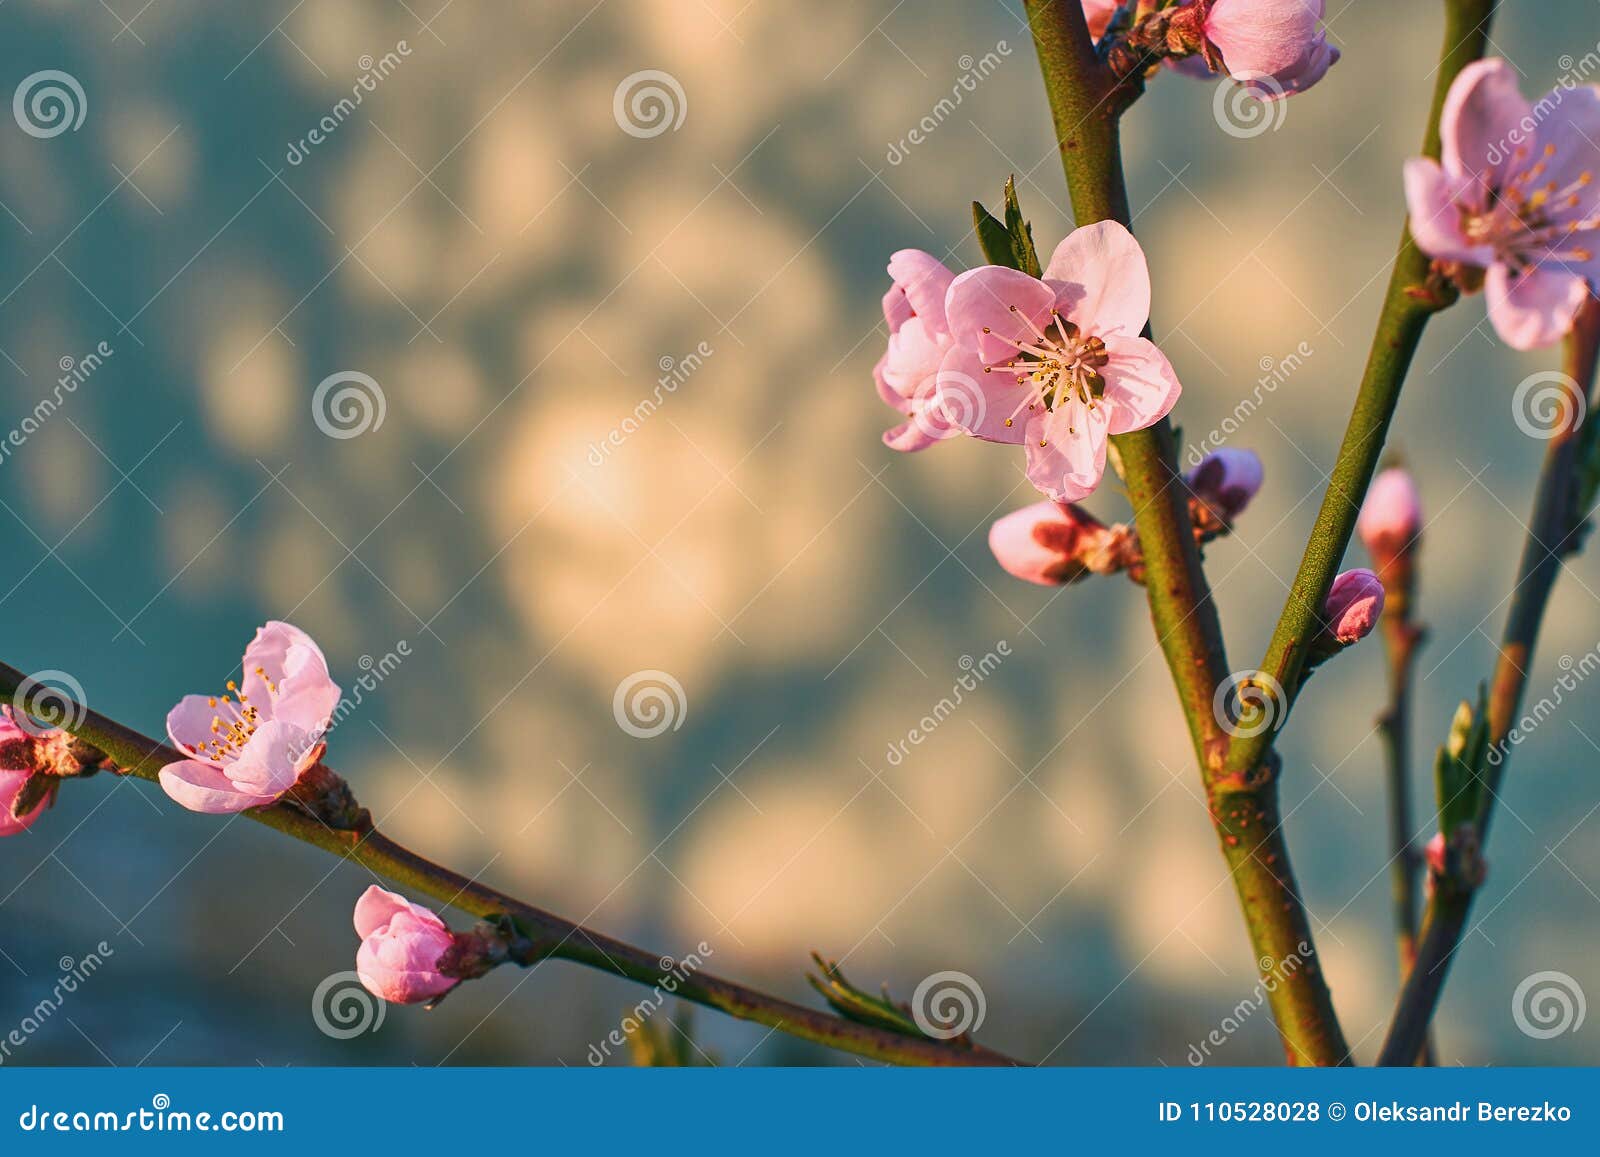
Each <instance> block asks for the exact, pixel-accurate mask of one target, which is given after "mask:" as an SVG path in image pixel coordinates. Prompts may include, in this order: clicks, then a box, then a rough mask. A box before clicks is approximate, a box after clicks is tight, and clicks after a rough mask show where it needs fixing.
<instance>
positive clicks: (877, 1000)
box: [806, 952, 927, 1037]
mask: <svg viewBox="0 0 1600 1157" xmlns="http://www.w3.org/2000/svg"><path fill="white" fill-rule="evenodd" d="M811 959H813V960H815V961H816V962H817V968H818V969H819V970H820V971H821V973H822V975H821V976H816V975H814V974H813V973H810V972H808V973H806V981H807V983H809V984H810V985H811V987H812V988H814V989H816V990H817V991H818V992H820V993H821V994H822V999H824V1000H826V1001H827V1002H828V1004H829V1005H830V1006H832V1008H833V1010H834V1011H835V1012H837V1013H838V1014H839V1015H840V1016H842V1017H844V1018H845V1019H846V1020H853V1021H856V1022H858V1023H860V1024H870V1025H872V1026H874V1027H875V1028H886V1029H888V1030H890V1031H891V1032H898V1033H904V1034H905V1035H906V1036H916V1037H925V1036H926V1035H927V1034H926V1033H924V1032H923V1031H922V1030H921V1029H920V1028H918V1027H917V1022H916V1021H915V1020H913V1019H912V1016H911V1011H910V1010H909V1009H908V1008H907V1007H906V1006H904V1005H900V1004H896V1003H895V1002H894V1001H892V1000H891V999H890V998H889V991H888V989H887V988H885V989H884V992H883V995H882V996H873V995H872V994H871V993H868V992H863V991H862V990H861V989H859V988H857V987H856V986H855V985H853V984H851V983H850V982H849V981H848V980H846V979H845V976H844V973H843V972H841V971H840V970H839V965H838V964H837V963H836V962H834V961H831V960H824V959H823V958H822V957H821V956H820V955H819V954H818V953H816V952H813V953H812V954H811Z"/></svg>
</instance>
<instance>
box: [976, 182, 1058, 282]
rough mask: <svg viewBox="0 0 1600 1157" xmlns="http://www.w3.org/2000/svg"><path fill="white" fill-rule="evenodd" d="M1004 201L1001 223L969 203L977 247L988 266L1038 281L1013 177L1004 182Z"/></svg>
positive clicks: (1030, 234)
mask: <svg viewBox="0 0 1600 1157" xmlns="http://www.w3.org/2000/svg"><path fill="white" fill-rule="evenodd" d="M1004 199H1005V215H1006V216H1005V221H1004V222H1002V221H1001V220H1000V219H999V218H997V217H996V216H995V215H994V214H993V213H990V212H989V210H987V209H985V208H984V207H983V205H982V204H980V203H979V202H977V201H974V202H973V203H972V224H973V228H974V229H975V230H976V231H977V234H978V247H979V248H980V249H982V250H983V256H984V260H986V261H987V262H988V263H989V264H990V265H1003V266H1005V267H1006V268H1007V269H1020V270H1021V271H1022V272H1024V273H1026V274H1027V275H1028V276H1029V277H1039V276H1041V275H1042V272H1043V271H1042V269H1041V267H1040V265H1039V254H1038V251H1037V250H1035V249H1034V247H1033V227H1032V226H1031V225H1029V224H1028V223H1027V222H1026V221H1024V220H1023V219H1022V206H1021V205H1020V204H1019V203H1018V202H1017V179H1016V177H1014V176H1013V177H1007V178H1006V187H1005V194H1004Z"/></svg>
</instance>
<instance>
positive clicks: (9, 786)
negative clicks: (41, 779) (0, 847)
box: [0, 711, 45, 837]
mask: <svg viewBox="0 0 1600 1157" xmlns="http://www.w3.org/2000/svg"><path fill="white" fill-rule="evenodd" d="M32 743H33V737H32V736H30V735H29V734H28V733H27V732H26V731H24V730H22V728H20V727H18V726H17V724H16V723H15V721H13V720H12V718H11V714H10V712H9V711H8V712H5V713H3V714H0V748H9V749H11V750H13V751H19V750H23V749H31V747H32ZM7 762H8V763H9V762H11V761H9V760H8V761H7ZM32 774H33V773H32V771H31V770H30V769H28V768H24V767H3V768H0V837H3V836H14V835H16V834H17V833H18V832H22V831H26V830H27V829H28V827H29V826H30V825H31V824H33V822H34V821H35V820H37V819H38V818H39V817H40V816H42V815H43V814H44V810H45V809H44V801H43V800H40V802H39V806H37V807H35V808H34V809H33V810H32V811H30V812H29V813H28V814H27V815H25V816H23V817H21V818H20V819H19V818H17V817H16V816H14V815H12V814H11V805H12V804H13V803H15V802H16V798H17V796H18V795H19V794H20V793H21V792H22V786H23V784H25V783H27V782H28V779H29V777H30V776H31V775H32Z"/></svg>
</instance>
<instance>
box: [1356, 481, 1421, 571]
mask: <svg viewBox="0 0 1600 1157" xmlns="http://www.w3.org/2000/svg"><path fill="white" fill-rule="evenodd" d="M1356 533H1357V534H1359V535H1360V536H1361V541H1362V542H1363V543H1364V544H1365V545H1366V548H1367V552H1368V553H1369V554H1371V555H1372V557H1373V560H1374V561H1375V562H1377V563H1378V565H1379V567H1380V568H1381V567H1383V566H1384V565H1386V564H1387V563H1388V562H1389V560H1391V559H1393V558H1395V557H1396V556H1398V555H1400V554H1402V553H1404V552H1406V551H1409V550H1410V549H1411V548H1412V547H1413V545H1414V544H1415V543H1416V541H1417V538H1418V536H1419V535H1421V534H1422V499H1421V497H1420V496H1419V495H1418V494H1417V484H1416V482H1415V481H1414V480H1413V479H1412V477H1411V475H1410V473H1409V472H1408V471H1406V470H1405V469H1404V468H1403V467H1400V466H1391V467H1389V468H1388V469H1387V470H1382V471H1379V473H1378V476H1377V477H1376V478H1374V479H1373V480H1372V486H1371V487H1370V488H1369V489H1368V490H1367V500H1366V502H1364V503H1363V504H1362V506H1361V516H1360V517H1359V518H1357V519H1356Z"/></svg>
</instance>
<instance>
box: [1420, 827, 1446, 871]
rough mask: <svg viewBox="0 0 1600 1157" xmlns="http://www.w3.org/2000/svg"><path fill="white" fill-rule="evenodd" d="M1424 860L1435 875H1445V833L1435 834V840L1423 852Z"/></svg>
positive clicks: (1429, 842)
mask: <svg viewBox="0 0 1600 1157" xmlns="http://www.w3.org/2000/svg"><path fill="white" fill-rule="evenodd" d="M1422 858H1423V860H1424V861H1426V862H1427V865H1428V867H1429V868H1431V869H1432V870H1433V872H1434V874H1435V875H1439V876H1442V875H1444V833H1443V832H1434V833H1433V839H1431V840H1429V841H1428V846H1427V847H1426V848H1424V849H1423V850H1422Z"/></svg>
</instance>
